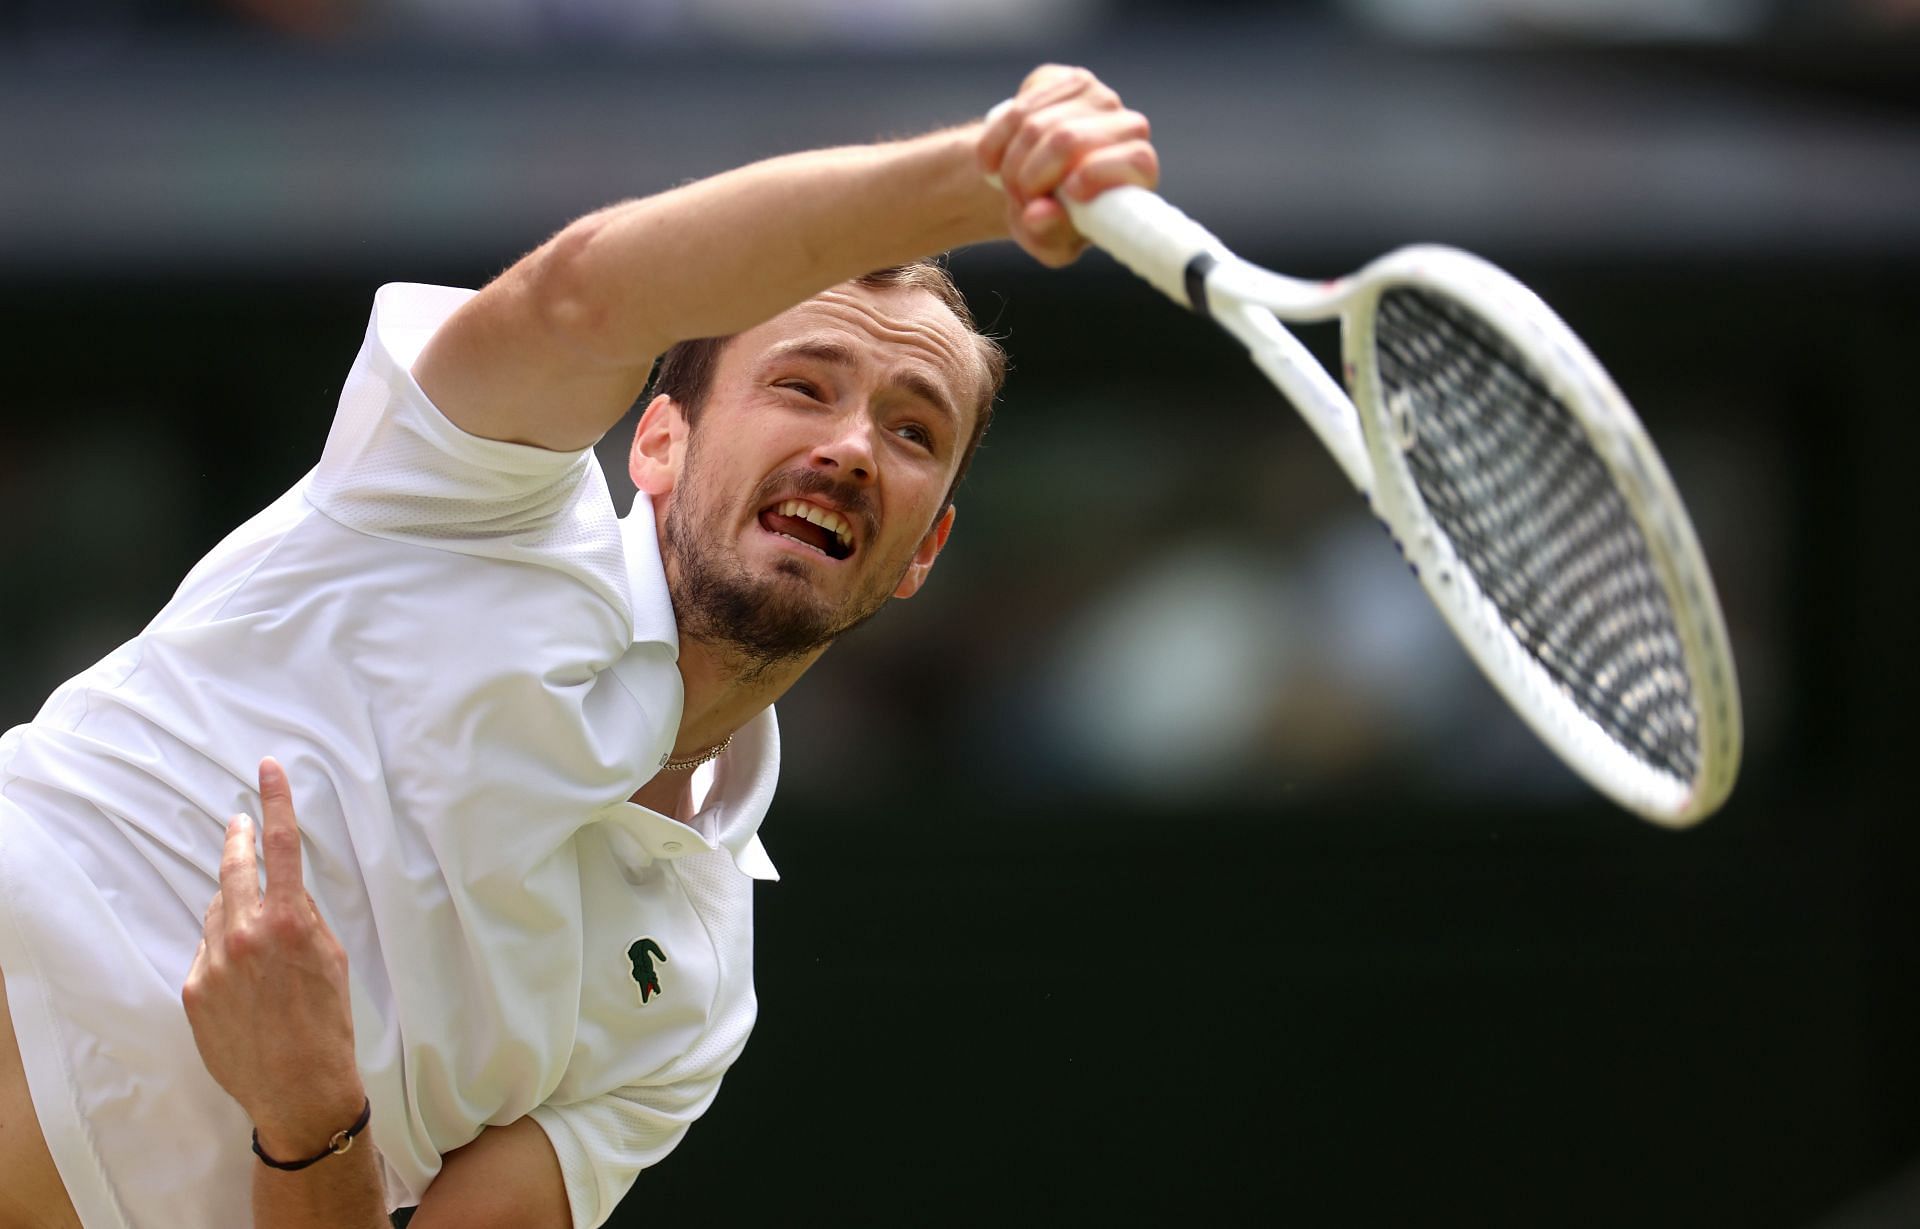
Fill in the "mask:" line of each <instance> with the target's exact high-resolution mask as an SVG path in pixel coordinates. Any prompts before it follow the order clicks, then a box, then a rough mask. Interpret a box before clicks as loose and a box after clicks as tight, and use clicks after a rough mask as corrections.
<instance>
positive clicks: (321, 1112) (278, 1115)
mask: <svg viewBox="0 0 1920 1229" xmlns="http://www.w3.org/2000/svg"><path fill="white" fill-rule="evenodd" d="M367 1104H368V1099H367V1094H366V1092H365V1090H364V1089H362V1088H360V1087H359V1086H358V1085H355V1087H354V1089H353V1091H352V1092H351V1094H350V1095H349V1094H348V1093H345V1092H343V1093H341V1094H340V1095H339V1096H338V1097H333V1096H329V1097H327V1098H326V1099H325V1100H324V1101H312V1102H308V1103H307V1104H305V1105H302V1106H300V1107H299V1108H298V1110H297V1112H291V1113H289V1112H286V1111H285V1110H280V1111H278V1112H272V1113H263V1114H261V1115H259V1116H257V1117H254V1119H253V1136H254V1139H255V1141H256V1142H257V1143H258V1144H259V1145H260V1150H261V1151H262V1152H265V1153H266V1154H267V1155H268V1156H269V1157H272V1158H273V1159H274V1160H276V1161H296V1160H302V1159H305V1158H307V1157H310V1156H315V1155H317V1154H319V1153H320V1152H322V1151H323V1150H325V1149H326V1148H327V1147H328V1146H329V1145H330V1144H331V1143H332V1142H333V1140H334V1138H335V1136H337V1135H338V1134H339V1133H340V1132H342V1131H346V1130H350V1129H351V1128H352V1127H353V1125H354V1123H356V1122H358V1121H359V1119H360V1114H361V1111H362V1110H363V1109H365V1108H366V1106H367Z"/></svg>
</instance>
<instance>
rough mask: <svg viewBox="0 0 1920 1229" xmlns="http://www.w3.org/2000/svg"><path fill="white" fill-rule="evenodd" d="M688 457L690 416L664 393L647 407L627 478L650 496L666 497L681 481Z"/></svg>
mask: <svg viewBox="0 0 1920 1229" xmlns="http://www.w3.org/2000/svg"><path fill="white" fill-rule="evenodd" d="M686 456H687V416H686V415H685V414H683V413H681V411H680V403H679V402H677V401H675V400H674V399H673V398H672V397H669V396H667V395H666V394H665V393H662V394H661V395H660V396H658V397H655V398H654V399H653V400H652V401H649V402H648V403H647V408H646V411H645V412H644V413H642V414H641V415H640V425H639V427H638V428H636V429H635V430H634V433H633V447H632V448H631V449H629V450H628V452H627V476H628V477H629V478H632V479H633V485H634V486H636V487H638V488H639V489H640V490H642V491H644V492H646V493H647V494H648V495H654V496H659V495H665V494H667V493H669V492H671V491H672V490H673V488H674V484H675V483H677V482H678V481H679V480H680V467H681V465H682V464H683V463H684V462H685V460H686Z"/></svg>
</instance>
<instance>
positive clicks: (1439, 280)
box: [1066, 188, 1742, 827]
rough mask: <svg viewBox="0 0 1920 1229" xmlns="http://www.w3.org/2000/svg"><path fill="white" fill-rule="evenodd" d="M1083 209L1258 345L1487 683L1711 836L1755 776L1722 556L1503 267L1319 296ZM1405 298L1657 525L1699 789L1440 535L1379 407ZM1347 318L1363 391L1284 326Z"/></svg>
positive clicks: (1589, 763) (1472, 266) (1399, 256)
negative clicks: (1388, 343) (1479, 323)
mask: <svg viewBox="0 0 1920 1229" xmlns="http://www.w3.org/2000/svg"><path fill="white" fill-rule="evenodd" d="M1066 205H1067V208H1068V211H1069V213H1070V215H1071V216H1072V218H1073V221H1074V224H1075V226H1076V227H1077V228H1078V229H1079V230H1080V232H1081V233H1082V234H1083V235H1086V236H1087V237H1088V238H1089V239H1091V240H1092V241H1093V242H1094V243H1096V244H1098V245H1099V246H1100V247H1102V248H1104V249H1105V250H1107V251H1108V253H1109V254H1111V255H1113V256H1114V257H1115V258H1116V259H1118V260H1119V261H1120V262H1121V263H1122V264H1124V265H1126V266H1127V267H1128V268H1130V269H1132V270H1133V271H1134V272H1135V273H1137V274H1139V275H1140V276H1141V277H1143V278H1145V279H1146V280H1147V281H1148V282H1150V283H1152V284H1153V285H1154V286H1156V287H1157V288H1159V289H1160V290H1161V291H1162V292H1163V293H1165V294H1166V295H1167V296H1168V297H1169V298H1172V299H1173V300H1174V301H1175V302H1178V303H1181V304H1183V305H1185V306H1187V307H1190V308H1193V309H1194V310H1195V311H1197V312H1200V313H1201V314H1203V315H1207V316H1209V317H1211V318H1212V319H1213V320H1214V321H1215V322H1216V323H1218V324H1219V325H1220V326H1221V327H1222V328H1224V329H1225V330H1226V331H1227V332H1228V333H1230V334H1232V335H1233V336H1234V337H1235V338H1237V339H1238V340H1239V341H1240V342H1241V344H1242V345H1244V346H1245V347H1246V348H1247V350H1248V352H1249V353H1250V354H1251V356H1252V358H1253V360H1254V362H1255V363H1256V365H1258V366H1259V367H1260V369H1261V370H1262V371H1263V372H1264V373H1265V374H1266V375H1267V377H1268V378H1269V379H1270V380H1272V382H1273V383H1274V384H1275V385H1276V386H1277V387H1278V388H1279V389H1280V391H1281V392H1282V393H1283V394H1284V395H1286V397H1287V398H1288V400H1290V401H1291V402H1292V403H1293V404H1294V406H1295V407H1296V408H1297V409H1298V410H1299V411H1300V413H1301V415H1302V417H1303V418H1305V420H1306V421H1307V423H1308V425H1309V426H1310V427H1311V428H1312V430H1313V431H1314V433H1315V434H1316V435H1317V436H1318V437H1319V438H1320V440H1321V442H1322V443H1323V444H1324V445H1325V446H1326V447H1327V449H1328V451H1329V452H1330V453H1332V455H1333V457H1334V459H1335V461H1336V462H1338V464H1339V465H1340V467H1341V469H1342V470H1343V471H1345V472H1346V474H1347V477H1348V479H1349V480H1350V481H1352V483H1353V485H1354V486H1355V488H1356V489H1357V490H1359V492H1360V493H1361V495H1362V496H1363V497H1365V498H1366V499H1367V501H1368V503H1369V505H1370V506H1371V507H1372V509H1373V511H1374V513H1375V515H1376V516H1378V517H1379V518H1380V520H1381V521H1382V522H1383V523H1384V524H1385V525H1386V527H1387V530H1388V532H1389V534H1390V535H1391V536H1392V537H1393V540H1394V542H1395V544H1396V545H1397V546H1399V547H1400V549H1401V551H1402V552H1403V554H1404V555H1405V556H1406V559H1407V562H1408V564H1409V566H1410V567H1411V569H1412V571H1413V573H1414V575H1415V577H1416V578H1417V579H1418V580H1419V581H1420V584H1421V586H1422V587H1423V588H1424V589H1425V590H1426V591H1427V594H1428V596H1429V597H1430V598H1431V599H1432V600H1433V603H1434V605H1435V606H1436V607H1438V608H1439V610H1440V613H1441V615H1442V617H1443V618H1444V619H1445V620H1446V622H1447V624H1448V626H1449V627H1450V628H1451V629H1452V630H1453V632H1454V635H1455V636H1456V637H1457V638H1458V639H1459V640H1460V642H1461V644H1462V645H1463V646H1464V647H1465V648H1466V650H1467V652H1468V654H1469V656H1471V657H1472V658H1473V660H1474V661H1475V663H1476V664H1477V665H1478V666H1479V667H1480V669H1481V672H1482V673H1484V674H1485V675H1486V676H1487V678H1488V679H1489V680H1490V681H1491V682H1492V683H1493V685H1494V687H1495V688H1496V689H1497V690H1498V691H1499V692H1500V694H1501V695H1502V696H1503V697H1504V698H1505V699H1506V700H1507V702H1508V703H1509V705H1511V706H1512V707H1513V709H1514V710H1515V711H1516V712H1518V713H1519V714H1520V716H1521V717H1522V719H1523V720H1525V721H1526V722H1527V724H1528V725H1529V726H1530V727H1531V728H1532V729H1533V730H1534V732H1535V733H1536V734H1537V735H1539V736H1540V738H1541V739H1542V740H1543V741H1545V742H1546V743H1547V745H1548V746H1549V747H1550V748H1551V749H1552V750H1553V751H1554V752H1555V753H1556V754H1557V755H1559V756H1560V758H1561V759H1562V760H1563V761H1564V762H1566V763H1567V764H1568V765H1569V766H1570V767H1572V768H1573V769H1574V770H1575V771H1576V772H1578V773H1579V774H1580V775H1581V776H1582V777H1583V778H1585V779H1586V780H1587V781H1588V783H1590V784H1591V785H1593V787H1594V788H1596V789H1598V790H1599V791H1600V792H1601V793H1603V794H1605V795H1606V796H1608V797H1610V798H1612V799H1613V800H1614V801H1616V802H1618V803H1619V804H1621V805H1622V806H1624V807H1626V808H1627V809H1628V810H1631V811H1633V812H1634V813H1636V814H1638V815H1640V816H1642V817H1644V818H1646V819H1648V820H1651V821H1653V822H1655V823H1658V824H1662V825H1665V826H1668V827H1685V826H1688V825H1690V824H1692V823H1695V822H1697V821H1698V820H1700V819H1702V818H1704V817H1705V816H1707V815H1709V814H1711V813H1712V812H1713V811H1714V810H1716V809H1717V808H1718V807H1719V806H1720V804H1721V803H1722V802H1723V801H1725V799H1726V797H1727V794H1728V792H1729V791H1730V790H1731V789H1732V787H1733V781H1734V778H1735V776H1736V775H1737V773H1738V771H1739V762H1740V751H1741V741H1742V730H1741V720H1740V705H1739V688H1738V683H1737V681H1736V679H1735V677H1734V671H1733V657H1732V652H1731V649H1730V647H1729V645H1728V640H1727V634H1726V624H1725V620H1724V618H1723V617H1722V614H1721V611H1720V605H1719V601H1718V599H1717V597H1716V596H1715V591H1714V586H1713V581H1712V578H1711V575H1710V574H1709V572H1708V570H1707V564H1706V557H1705V554H1704V553H1703V552H1702V551H1701V549H1700V544H1699V541H1698V539H1697V537H1696V536H1695V534H1694V531H1693V526H1692V523H1691V521H1690V520H1689V518H1688V516H1687V514H1686V510H1685V505H1684V504H1683V503H1682V502H1681V499H1680V495H1679V492H1678V490H1677V489H1676V488H1675V487H1674V484H1673V480H1672V478H1671V477H1670V476H1669V475H1668V473H1667V470H1666V466H1665V464H1664V463H1663V462H1662V461H1661V459H1660V455H1659V453H1658V451H1656V450H1655V448H1654V446H1653V444H1652V441H1651V440H1650V439H1649V438H1648V436H1647V434H1646V431H1645V429H1644V428H1643V427H1642V426H1641V424H1640V421H1639V419H1638V417H1637V416H1636V415H1635V414H1634V412H1633V409H1632V407H1631V406H1630V405H1629V404H1628V403H1627V400H1626V398H1625V397H1624V396H1623V395H1622V394H1621V392H1620V390H1619V388H1618V387H1617V386H1616V385H1615V384H1614V383H1613V381H1612V379H1611V378H1610V377H1608V375H1607V373H1606V370H1605V369H1604V368H1603V367H1601V365H1600V363H1599V361H1598V360H1597V359H1595V358H1594V357H1593V355H1592V353H1591V352H1590V351H1589V350H1588V349H1587V347H1586V346H1585V345H1584V344H1583V343H1582V342H1581V341H1580V339H1579V338H1578V336H1576V335H1575V334H1574V332H1573V331H1572V329H1570V328H1569V327H1567V325H1566V324H1565V323H1564V322H1563V321H1562V320H1561V319H1560V318H1559V317H1558V316H1557V315H1555V314H1554V312H1553V311H1552V309H1551V308H1549V307H1548V306H1547V305H1546V304H1545V303H1544V302H1542V301H1541V300H1540V299H1539V297H1538V296H1536V295H1534V294H1533V292H1532V291H1530V290H1528V289H1527V288H1526V287H1525V286H1524V285H1522V284H1521V283H1520V282H1518V281H1517V280H1515V279H1514V278H1513V277H1511V276H1510V275H1508V274H1506V273H1505V272H1503V271H1502V270H1500V269H1499V268H1497V267H1496V266H1494V265H1492V264H1489V263H1488V262H1486V261H1484V260H1481V259H1480V258H1479V257H1476V256H1473V255H1471V254H1469V253H1466V252H1462V251H1459V250H1457V249H1453V248H1447V247H1439V246H1432V245H1423V246H1416V247H1408V248H1402V249H1399V250H1397V251H1394V252H1390V253H1388V254H1387V255H1385V256H1382V257H1381V258H1379V259H1378V260H1375V261H1373V262H1372V263H1370V264H1368V265H1367V266H1366V267H1365V268H1364V269H1362V270H1361V271H1360V272H1358V273H1356V274H1354V275H1352V276H1350V277H1344V278H1337V279H1334V280H1332V281H1326V282H1309V281H1302V280H1299V279H1295V278H1288V277H1283V276H1281V275H1279V274H1276V273H1273V272H1271V271H1269V270H1266V269H1262V268H1260V267H1259V266H1257V265H1254V264H1252V263H1250V262H1248V261H1245V260H1243V259H1241V258H1240V257H1238V256H1236V255H1235V254H1234V253H1233V252H1232V251H1231V250H1230V249H1228V248H1227V247H1226V245H1225V244H1223V243H1222V242H1221V241H1220V240H1219V239H1218V238H1216V237H1215V236H1214V235H1212V234H1211V233H1210V232H1208V231H1207V230H1206V229H1205V228H1203V227H1201V226H1200V225H1199V224H1198V223H1196V222H1194V221H1193V220H1192V219H1190V218H1188V217H1187V216H1186V215H1185V214H1183V213H1181V212H1180V211H1179V210H1178V209H1176V208H1175V207H1174V206H1172V205H1170V204H1168V203H1167V202H1166V201H1164V200H1163V199H1161V198H1160V197H1159V196H1157V195H1155V194H1154V193H1151V192H1148V191H1146V190H1145V189H1140V188H1116V189H1112V190H1110V191H1108V192H1105V193H1103V194H1101V195H1100V196H1099V197H1096V198H1095V199H1094V200H1093V201H1092V202H1091V203H1089V204H1081V203H1079V202H1073V201H1068V202H1066ZM1396 286H1404V287H1411V288H1413V289H1417V290H1423V291H1426V292H1428V293H1431V294H1437V295H1439V296H1441V297H1443V298H1445V299H1447V300H1450V301H1452V302H1454V303H1457V304H1459V305H1460V306H1462V307H1464V308H1465V309H1467V310H1468V311H1469V312H1471V313H1473V314H1474V315H1476V316H1478V317H1479V318H1480V319H1482V320H1483V321H1485V322H1486V324H1488V325H1489V326H1490V327H1491V328H1492V329H1493V330H1494V331H1496V332H1497V333H1499V334H1500V335H1501V336H1502V337H1503V338H1504V339H1505V340H1506V341H1507V342H1508V343H1509V344H1510V345H1512V346H1513V348H1514V349H1515V350H1516V351H1517V352H1518V353H1519V355H1520V357H1521V358H1522V359H1523V360H1524V361H1525V362H1526V364H1527V365H1528V366H1529V367H1530V368H1531V369H1532V371H1533V373H1534V374H1535V375H1536V376H1538V377H1539V378H1540V379H1541V380H1542V381H1543V382H1544V384H1545V386H1546V388H1547V390H1548V391H1549V392H1550V393H1551V394H1552V395H1553V396H1554V397H1555V398H1556V399H1558V400H1559V402H1560V403H1561V404H1562V405H1564V406H1565V407H1566V408H1567V410H1568V411H1569V412H1570V413H1571V414H1572V415H1573V417H1574V418H1575V420H1576V421H1577V422H1578V423H1579V425H1580V426H1581V428H1582V429H1583V430H1584V431H1585V433H1586V436H1587V438H1588V440H1589V441H1590V442H1591V443H1592V446H1593V449H1594V452H1595V454H1596V455H1597V456H1598V458H1599V459H1600V461H1601V463H1602V464H1603V465H1604V466H1605V467H1606V468H1607V470H1608V472H1609V474H1610V475H1611V477H1612V478H1613V481H1614V484H1615V486H1616V487H1617V488H1618V490H1619V491H1620V493H1621V495H1622V497H1623V498H1624V500H1625V501H1626V503H1627V506H1628V508H1629V509H1630V511H1631V513H1632V515H1633V518H1634V520H1635V522H1636V523H1637V524H1638V525H1639V527H1640V530H1641V534H1642V537H1643V539H1644V540H1645V543H1646V546H1647V551H1648V555H1649V556H1650V558H1651V560H1652V562H1653V564H1654V567H1655V570H1656V572H1657V574H1658V577H1659V580H1660V583H1661V585H1662V587H1663V588H1664V589H1665V591H1666V595H1667V599H1668V601H1669V603H1670V605H1671V607H1672V609H1673V613H1674V620H1675V626H1676V628H1677V630H1678V632H1679V635H1680V640H1681V652H1682V657H1683V659H1684V661H1685V663H1686V667H1687V671H1688V676H1689V679H1690V680H1691V683H1692V695H1693V702H1694V716H1695V720H1696V722H1697V733H1698V738H1699V752H1700V763H1699V768H1698V770H1697V772H1696V774H1695V776H1694V779H1693V780H1692V781H1683V780H1681V779H1680V778H1678V777H1677V776H1675V775H1673V774H1672V773H1669V772H1667V771H1665V770H1663V769H1660V768H1656V767H1654V766H1653V765H1651V764H1649V763H1647V762H1645V761H1644V760H1641V759H1640V758H1638V757H1637V756H1635V755H1634V754H1632V753H1631V752H1629V751H1628V750H1627V749H1626V748H1625V747H1623V746H1621V745H1620V744H1619V742H1617V741H1616V740H1615V739H1614V738H1613V737H1612V736H1611V735H1609V734H1608V733H1607V732H1606V730H1605V729H1603V728H1602V727H1601V726H1600V724H1599V723H1598V722H1596V721H1595V720H1594V719H1593V718H1591V717H1589V716H1587V714H1586V713H1584V712H1583V711H1581V709H1580V707H1579V705H1578V704H1577V703H1576V702H1575V701H1574V700H1573V698H1572V697H1571V696H1570V695H1569V694H1568V693H1567V691H1566V688H1565V686H1564V685H1563V684H1561V683H1560V682H1559V681H1558V680H1557V679H1555V678H1554V677H1553V675H1552V674H1551V673H1549V672H1548V670H1547V669H1546V668H1545V667H1544V666H1542V665H1541V664H1540V662H1539V661H1538V660H1536V659H1535V658H1534V656H1533V655H1532V654H1531V653H1529V652H1528V651H1527V650H1526V649H1525V648H1524V647H1523V646H1522V645H1521V643H1520V641H1519V639H1518V638H1517V637H1516V636H1515V635H1514V633H1513V631H1512V630H1511V629H1510V628H1509V627H1508V626H1507V622H1506V620H1505V618H1504V617H1503V616H1502V615H1501V613H1500V611H1499V608H1498V606H1497V605H1496V604H1495V603H1494V602H1493V600H1492V599H1491V598H1490V597H1489V596H1488V595H1487V594H1486V593H1485V592H1484V591H1482V589H1481V588H1480V586H1479V584H1478V583H1477V582H1476V581H1475V580H1474V578H1473V574H1472V572H1471V571H1470V570H1469V569H1468V568H1467V567H1466V566H1465V565H1464V563H1463V562H1462V561H1461V559H1460V558H1459V556H1458V554H1457V552H1455V550H1454V549H1453V547H1452V544H1451V543H1450V541H1449V540H1448V538H1447V536H1446V535H1445V534H1444V533H1442V532H1440V531H1439V529H1438V527H1437V525H1436V523H1435V521H1434V518H1433V517H1432V515H1431V514H1430V513H1429V512H1428V510H1427V508H1426V505H1425V502H1424V500H1423V499H1422V498H1421V496H1420V493H1419V487H1418V485H1417V483H1416V482H1415V481H1414V476H1413V473H1412V470H1411V468H1410V466H1409V465H1408V463H1407V459H1406V450H1405V449H1404V448H1403V447H1401V443H1400V441H1401V440H1402V439H1404V438H1405V437H1406V435H1407V432H1408V431H1410V430H1411V431H1417V430H1418V426H1419V424H1418V423H1417V422H1412V423H1409V422H1408V421H1406V420H1405V419H1404V414H1403V412H1402V410H1401V408H1400V407H1390V406H1388V405H1387V404H1386V399H1385V398H1384V397H1382V396H1381V394H1380V378H1379V367H1378V357H1377V353H1378V352H1377V349H1376V347H1375V344H1374V320H1375V315H1376V310H1377V307H1378V304H1379V300H1380V296H1381V294H1382V293H1383V292H1384V291H1386V290H1388V289H1390V288H1393V287H1396ZM1334 319H1337V320H1339V322H1340V326H1341V349H1342V356H1343V366H1344V367H1345V371H1346V376H1347V380H1348V386H1349V387H1348V390H1347V391H1343V390H1342V389H1341V388H1340V385H1339V384H1338V383H1337V382H1336V381H1335V380H1334V379H1333V377H1332V376H1331V375H1329V374H1328V372H1327V370H1326V368H1325V367H1323V366H1322V365H1321V364H1320V362H1319V361H1318V360H1317V359H1315V358H1314V357H1313V355H1312V353H1311V352H1310V351H1309V350H1308V349H1307V348H1306V346H1305V345H1304V344H1302V343H1301V342H1300V340H1299V339H1298V338H1297V337H1295V336H1294V334H1293V333H1292V332H1291V331H1290V330H1288V329H1287V328H1286V327H1285V326H1284V325H1283V324H1281V323H1280V322H1281V321H1282V320H1287V321H1293V322H1299V323H1312V322H1320V321H1328V320H1334ZM1396 415H1401V417H1400V418H1396Z"/></svg>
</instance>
